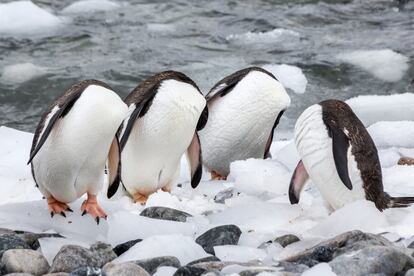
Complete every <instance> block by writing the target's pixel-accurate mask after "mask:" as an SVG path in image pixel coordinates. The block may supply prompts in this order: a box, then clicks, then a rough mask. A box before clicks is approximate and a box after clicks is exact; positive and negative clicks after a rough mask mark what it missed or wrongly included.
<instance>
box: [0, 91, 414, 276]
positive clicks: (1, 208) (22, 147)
mask: <svg viewBox="0 0 414 276" xmlns="http://www.w3.org/2000/svg"><path fill="white" fill-rule="evenodd" d="M378 97H380V98H381V97H382V96H378ZM400 97H402V99H400ZM403 98H406V100H405V101H404V100H403ZM359 99H360V100H353V101H354V104H356V105H359V106H361V108H362V107H363V105H360V103H359V101H362V102H368V101H369V100H367V99H365V98H359ZM387 99H389V100H387ZM410 100H411V94H403V95H398V97H397V96H385V98H384V99H382V98H381V99H377V97H372V99H371V101H372V102H375V101H377V102H382V101H384V102H387V103H390V104H391V103H396V102H400V103H401V104H403V103H404V102H408V101H410ZM367 106H368V108H372V109H373V110H374V104H372V103H367ZM387 108H388V107H387V106H384V105H380V108H379V109H380V111H376V112H377V113H381V112H382V111H381V110H386V111H385V112H387V113H388V114H387V115H388V118H389V119H390V121H391V122H389V121H388V122H382V121H380V122H378V120H380V119H381V118H383V117H381V116H379V118H377V119H378V120H374V119H370V117H369V116H367V117H368V118H369V120H368V121H370V124H371V126H370V127H369V128H368V131H369V132H370V133H371V135H372V137H373V139H374V141H375V142H376V143H377V145H378V150H379V151H378V153H379V157H380V160H381V164H382V167H383V183H384V190H385V191H387V192H388V193H389V194H390V195H391V196H409V195H414V185H412V181H411V179H414V166H400V165H397V162H398V159H399V158H400V157H402V156H408V157H414V142H412V141H414V132H413V130H412V129H414V125H413V122H412V121H404V120H406V119H407V118H405V115H404V116H402V115H401V114H398V112H396V111H395V110H394V113H392V112H391V111H392V110H391V111H390V110H387ZM370 112H371V111H370ZM374 113H375V112H372V113H370V114H374ZM396 113H397V114H396ZM403 117H404V118H403ZM372 118H375V116H373V117H372ZM401 118H403V120H401ZM413 118H414V117H413ZM391 119H392V120H391ZM32 137H33V135H32V134H30V133H26V132H21V131H18V130H14V129H11V128H7V127H0V183H1V184H2V185H0V228H12V229H16V230H26V231H32V232H39V233H43V232H53V233H59V234H61V235H62V236H64V237H65V239H62V238H42V239H40V246H41V250H42V252H43V253H44V254H45V256H46V258H47V259H48V261H49V262H50V261H51V260H53V258H54V256H55V255H56V253H57V252H58V251H59V249H60V248H61V246H63V245H64V244H68V243H70V244H78V245H81V246H84V247H89V246H90V245H91V244H93V243H95V242H96V241H103V242H106V243H109V244H111V245H112V246H115V245H117V244H120V243H123V242H126V241H129V240H133V239H143V241H142V242H140V243H137V244H136V245H134V246H133V247H132V248H131V249H130V250H129V251H127V252H126V253H124V254H123V255H122V256H120V257H119V258H117V259H116V260H115V262H118V263H119V262H124V261H128V260H137V259H145V258H151V257H157V256H166V255H173V256H176V257H178V259H179V260H180V261H181V263H182V264H186V263H188V262H190V261H192V260H195V259H199V258H203V257H206V256H208V254H207V253H205V251H204V250H203V249H202V248H201V247H200V246H199V245H198V244H197V243H196V242H195V240H196V238H197V237H198V236H199V235H201V234H203V233H204V232H205V231H207V230H209V229H211V228H213V227H216V226H219V225H227V224H235V225H237V226H238V227H239V228H240V229H241V231H242V234H241V236H240V240H239V243H238V245H225V246H216V247H215V248H214V250H215V252H216V254H217V256H218V257H219V258H221V259H222V260H228V261H241V262H244V261H250V260H260V261H262V262H263V263H265V264H266V265H269V266H271V265H274V264H275V263H276V262H277V261H278V260H281V259H283V258H286V257H288V256H291V255H293V254H296V253H298V252H301V251H303V250H304V249H306V248H309V247H311V246H313V245H315V244H317V243H318V242H320V241H321V240H323V239H326V238H328V237H332V236H334V235H336V234H339V233H342V232H344V231H348V230H354V229H360V230H363V231H367V232H371V233H384V232H389V234H387V235H388V237H389V238H392V239H398V238H399V237H402V238H411V237H412V236H413V234H414V232H413V228H412V225H413V224H414V207H410V208H398V209H391V210H385V211H383V212H379V211H378V210H377V209H376V208H375V207H374V205H373V203H371V202H368V201H357V202H353V203H351V204H348V205H346V206H344V207H343V208H341V209H338V210H336V211H334V212H332V213H330V211H329V210H328V209H326V207H325V206H324V201H323V199H322V198H321V195H320V194H319V192H318V190H317V189H316V187H315V186H314V185H313V184H312V182H311V181H309V183H308V185H307V186H306V187H305V189H304V191H303V192H302V194H301V199H300V202H299V204H297V205H291V204H290V203H289V198H288V195H287V191H288V187H289V183H290V178H291V174H292V172H293V170H294V168H295V166H296V164H297V162H298V160H299V157H298V155H297V152H296V149H295V146H294V143H293V141H292V140H284V141H278V140H276V141H274V142H273V143H272V148H271V153H272V156H273V157H272V158H269V159H266V160H256V159H248V160H240V161H236V162H234V163H233V164H231V172H230V175H229V177H228V180H227V181H209V180H208V178H209V177H208V174H207V173H206V172H205V175H204V176H203V180H202V181H201V183H200V185H199V186H198V187H197V189H192V188H191V186H190V184H189V182H188V181H189V175H188V165H187V164H186V163H185V158H183V159H182V168H181V174H180V178H179V181H178V182H179V183H180V184H181V187H178V186H177V187H174V188H173V190H172V192H171V193H167V192H163V191H159V192H157V193H154V194H152V195H151V196H150V197H149V199H148V202H147V207H148V206H165V207H171V208H175V209H178V210H182V211H184V212H187V213H189V214H191V215H192V217H189V218H188V219H187V221H186V222H176V221H167V220H157V219H151V218H147V217H142V216H140V215H139V214H140V212H141V211H142V210H143V209H144V208H145V207H144V206H141V205H138V204H133V203H132V201H131V199H129V198H128V197H126V196H125V195H124V193H123V192H122V191H121V192H119V193H118V194H117V197H116V199H114V200H107V199H106V197H105V196H104V195H100V196H99V198H98V200H99V202H100V204H101V205H102V207H103V209H104V210H105V211H106V212H107V214H108V215H109V216H108V220H102V221H101V223H100V224H99V225H96V223H95V221H94V220H93V219H92V218H91V217H90V216H88V215H87V216H83V217H82V216H81V215H80V213H81V212H80V206H81V203H82V201H83V200H84V198H80V199H79V200H77V201H75V202H73V203H70V206H71V208H72V209H73V210H74V212H73V213H67V218H66V219H65V218H63V217H62V216H58V215H56V216H54V217H53V218H51V217H50V214H49V212H48V211H47V204H46V201H45V200H43V199H42V197H41V194H40V192H39V191H38V189H37V188H36V187H35V184H34V182H33V180H32V177H31V173H30V166H27V165H26V162H27V159H28V156H29V151H30V146H31V140H32ZM227 189H231V190H233V191H234V192H233V195H232V196H231V197H230V198H227V199H226V200H225V202H224V204H222V203H216V202H214V197H215V196H216V194H217V193H219V192H221V191H224V190H227ZM362 210H363V211H362ZM285 234H295V235H297V236H298V237H300V239H301V241H299V242H296V243H293V244H291V245H289V246H287V247H286V248H282V247H281V246H280V245H278V244H270V245H269V244H265V243H266V242H267V241H269V240H273V239H274V238H276V237H279V236H281V235H285ZM242 268H243V267H240V266H239V267H238V268H237V267H230V266H228V267H226V268H225V269H224V271H228V273H227V275H231V274H233V275H236V274H235V273H238V272H237V271H241V270H240V269H242ZM237 269H239V270H237ZM174 271H175V269H174V268H170V267H164V268H160V269H159V270H158V271H157V274H156V275H171V274H172V273H173V272H174ZM307 273H312V274H305V275H330V274H329V273H331V270H330V267H329V266H328V265H327V264H320V265H318V266H315V267H314V268H312V270H310V271H308V272H307ZM263 275H266V274H263ZM331 275H333V274H332V273H331Z"/></svg>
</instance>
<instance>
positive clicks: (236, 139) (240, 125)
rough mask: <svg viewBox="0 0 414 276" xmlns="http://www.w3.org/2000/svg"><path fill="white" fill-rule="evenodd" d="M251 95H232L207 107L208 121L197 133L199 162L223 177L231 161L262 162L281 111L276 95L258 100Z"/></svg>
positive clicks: (249, 93)
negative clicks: (254, 160)
mask: <svg viewBox="0 0 414 276" xmlns="http://www.w3.org/2000/svg"><path fill="white" fill-rule="evenodd" d="M238 92H241V93H238ZM254 92H255V91H253V92H252V91H233V92H231V93H229V94H227V95H226V96H224V97H223V98H220V97H219V98H218V99H214V100H213V102H212V103H210V104H209V106H208V107H209V119H208V122H207V125H206V126H205V128H204V129H203V130H201V131H200V142H201V147H202V152H203V162H204V164H205V165H206V166H207V167H208V168H209V169H210V170H214V171H216V172H218V173H220V174H222V175H227V174H228V173H229V171H230V167H229V166H230V163H231V162H233V161H235V160H244V159H247V158H263V156H264V151H265V147H266V142H267V140H268V138H269V136H270V133H271V131H272V127H273V125H274V123H275V121H276V118H277V115H278V114H279V112H280V111H281V108H280V106H279V104H278V101H277V98H276V95H272V93H269V94H267V95H262V96H260V97H259V96H258V95H257V93H254ZM270 92H274V91H270ZM273 94H276V93H273Z"/></svg>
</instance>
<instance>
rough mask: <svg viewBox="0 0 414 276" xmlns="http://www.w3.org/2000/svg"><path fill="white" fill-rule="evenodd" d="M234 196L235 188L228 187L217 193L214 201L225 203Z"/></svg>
mask: <svg viewBox="0 0 414 276" xmlns="http://www.w3.org/2000/svg"><path fill="white" fill-rule="evenodd" d="M233 196H234V190H233V188H228V189H226V190H223V191H220V192H219V193H218V194H216V196H215V197H214V202H215V203H221V204H224V202H225V201H226V199H229V198H232V197H233Z"/></svg>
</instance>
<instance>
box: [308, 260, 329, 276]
mask: <svg viewBox="0 0 414 276" xmlns="http://www.w3.org/2000/svg"><path fill="white" fill-rule="evenodd" d="M321 275H323V276H336V273H335V272H333V271H332V268H331V267H330V266H329V264H327V263H319V264H317V265H315V266H313V267H312V268H311V269H308V270H306V271H305V272H303V273H302V275H301V276H321Z"/></svg>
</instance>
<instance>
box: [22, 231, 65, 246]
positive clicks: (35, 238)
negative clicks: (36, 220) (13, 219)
mask: <svg viewBox="0 0 414 276" xmlns="http://www.w3.org/2000/svg"><path fill="white" fill-rule="evenodd" d="M18 236H19V237H21V238H22V239H23V240H24V241H25V242H26V243H27V244H28V245H29V246H30V247H31V248H32V249H33V250H37V249H38V248H39V247H40V243H39V239H40V238H62V237H63V236H61V235H59V234H55V233H30V232H24V233H21V234H18Z"/></svg>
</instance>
